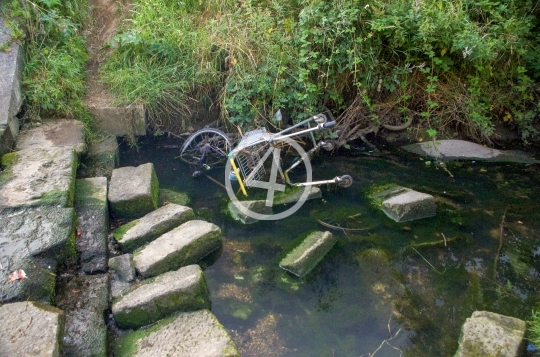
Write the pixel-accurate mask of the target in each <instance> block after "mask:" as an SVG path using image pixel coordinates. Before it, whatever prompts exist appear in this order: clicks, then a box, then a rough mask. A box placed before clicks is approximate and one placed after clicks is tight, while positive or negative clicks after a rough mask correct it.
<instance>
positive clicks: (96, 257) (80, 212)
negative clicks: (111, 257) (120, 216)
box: [74, 177, 109, 274]
mask: <svg viewBox="0 0 540 357" xmlns="http://www.w3.org/2000/svg"><path fill="white" fill-rule="evenodd" d="M74 206H75V211H76V212H77V221H78V224H79V227H78V229H79V233H80V235H79V237H77V251H78V252H79V256H80V263H81V270H82V271H83V272H85V273H87V274H96V273H105V272H107V261H108V252H109V250H108V245H107V244H108V241H107V235H108V232H109V209H108V204H107V178H106V177H93V178H87V179H79V180H77V181H76V186H75V204H74Z"/></svg>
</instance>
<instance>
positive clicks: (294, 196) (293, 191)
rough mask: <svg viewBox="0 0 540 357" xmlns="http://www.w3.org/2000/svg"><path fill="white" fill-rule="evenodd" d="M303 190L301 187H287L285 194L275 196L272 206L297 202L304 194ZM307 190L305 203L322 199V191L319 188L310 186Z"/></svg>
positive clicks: (280, 193)
mask: <svg viewBox="0 0 540 357" xmlns="http://www.w3.org/2000/svg"><path fill="white" fill-rule="evenodd" d="M304 189H306V188H305V187H302V186H298V187H296V186H294V187H287V189H286V190H285V192H279V193H277V194H276V196H275V197H274V206H276V205H285V204H291V203H296V202H298V201H299V200H300V197H301V196H302V194H303V193H304ZM307 190H309V194H308V196H307V198H306V201H307V200H314V199H317V198H321V197H322V191H321V188H320V187H317V186H310V187H308V188H307Z"/></svg>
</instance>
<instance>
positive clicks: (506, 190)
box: [121, 140, 540, 357]
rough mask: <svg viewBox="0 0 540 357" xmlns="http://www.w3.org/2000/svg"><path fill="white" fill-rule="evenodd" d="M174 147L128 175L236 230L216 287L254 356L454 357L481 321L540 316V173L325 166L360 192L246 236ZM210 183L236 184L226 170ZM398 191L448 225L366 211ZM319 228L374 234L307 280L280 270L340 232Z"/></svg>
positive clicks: (415, 162) (215, 273)
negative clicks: (415, 194) (476, 318)
mask: <svg viewBox="0 0 540 357" xmlns="http://www.w3.org/2000/svg"><path fill="white" fill-rule="evenodd" d="M174 144H177V145H178V144H179V143H172V142H170V141H166V140H162V141H160V142H156V141H152V140H148V141H146V142H143V143H142V144H141V148H140V150H139V151H138V152H135V151H133V150H128V149H127V148H123V153H122V155H121V165H122V166H135V165H139V164H142V163H146V162H153V163H154V165H155V168H156V172H157V175H158V178H159V181H160V186H161V187H162V188H163V187H170V188H175V189H177V190H183V191H187V192H189V194H190V195H191V198H192V207H193V208H194V209H195V210H196V211H197V213H198V214H199V215H200V216H201V217H203V218H204V219H207V220H210V221H212V222H214V223H216V224H218V225H219V226H220V227H221V228H222V230H223V236H224V244H223V249H222V251H220V252H219V253H217V254H215V255H214V256H213V257H211V258H208V259H207V261H206V262H205V265H207V266H206V267H205V276H206V279H207V282H208V286H209V289H210V293H211V299H212V312H213V313H214V314H215V315H216V316H217V317H218V319H219V321H220V322H221V323H222V324H223V325H224V326H225V327H226V328H227V329H228V330H229V331H230V332H231V335H232V337H233V339H234V340H235V342H236V344H237V345H238V347H239V348H240V351H241V353H242V356H245V357H248V356H253V357H255V356H257V357H259V356H291V357H294V356H368V355H370V354H371V355H372V356H373V355H375V356H400V355H403V356H426V357H427V356H430V357H432V356H451V355H453V354H454V352H455V350H456V349H457V340H458V337H459V332H460V327H461V325H462V324H463V322H464V321H465V319H466V318H467V317H469V316H470V315H471V313H472V312H473V311H475V310H489V311H494V312H497V313H501V314H506V315H510V316H515V317H519V318H522V319H529V318H530V314H531V310H532V309H533V308H535V309H538V308H539V307H540V306H539V300H540V295H539V294H538V293H537V292H536V287H537V286H538V283H539V282H540V273H539V272H540V201H539V200H538V197H539V195H540V168H538V167H537V166H525V165H516V164H487V163H481V162H474V163H472V162H462V163H452V164H448V171H449V172H450V173H451V174H452V175H453V176H454V178H453V179H452V178H451V177H450V175H449V173H448V172H447V171H445V170H443V169H441V168H437V165H435V164H434V163H432V164H431V165H426V163H425V161H422V160H420V159H419V158H418V157H415V156H406V155H405V154H402V153H399V155H400V156H397V155H395V154H392V155H385V157H380V158H374V157H368V156H357V157H335V156H328V157H319V158H317V159H316V160H314V161H313V167H314V176H315V177H314V178H315V179H324V178H331V177H333V176H335V175H337V174H342V173H348V174H350V175H351V176H353V178H354V180H355V181H354V184H353V185H352V186H351V187H350V188H348V189H340V190H327V189H326V188H324V190H323V191H324V192H323V199H322V200H321V199H318V200H314V201H308V202H307V203H306V204H305V205H304V206H303V207H302V208H301V209H300V210H299V211H298V212H296V213H295V214H294V215H293V216H291V217H289V218H286V219H283V220H280V221H268V222H258V223H256V224H253V225H249V226H243V225H239V224H236V223H235V222H231V221H230V220H228V219H225V218H224V216H223V214H222V212H221V211H222V210H223V209H224V204H225V202H226V197H227V196H226V192H225V190H224V189H223V188H222V187H220V186H219V185H217V184H215V183H214V182H212V181H211V180H209V179H207V178H201V179H199V180H193V179H192V178H191V175H190V172H189V169H188V168H187V166H185V165H184V164H182V163H181V162H180V161H179V160H178V159H175V156H176V155H178V148H171V147H170V145H174ZM352 153H353V154H354V153H355V151H353V152H352ZM210 174H211V175H212V176H213V177H214V178H216V179H218V180H220V181H222V177H223V171H222V169H216V170H215V171H214V172H212V171H211V172H210ZM385 183H395V184H399V185H402V186H406V187H410V188H413V189H416V190H418V191H421V192H426V193H429V194H432V195H433V196H435V197H436V199H437V216H436V217H434V218H428V219H423V220H419V221H415V222H407V223H402V224H398V223H394V222H393V221H391V220H390V219H389V218H387V217H386V216H385V215H384V214H382V213H380V212H379V211H377V210H374V209H373V208H372V207H370V205H369V202H368V201H367V200H366V197H365V193H366V192H367V191H368V190H369V189H370V187H372V186H373V185H380V184H385ZM503 217H504V218H503ZM318 220H321V221H323V222H326V223H329V224H332V225H339V226H341V227H348V228H353V229H360V228H369V229H366V230H364V231H346V232H343V231H342V230H332V232H333V233H334V234H335V235H336V236H337V237H338V239H339V241H338V244H337V245H336V246H335V247H334V248H333V249H332V250H331V251H330V253H329V254H328V255H327V256H326V257H325V259H324V260H323V261H322V262H321V263H320V264H319V265H318V266H317V267H316V268H315V269H314V270H313V271H312V272H311V273H310V274H309V275H308V276H307V277H306V278H304V279H298V278H296V277H294V276H292V275H291V274H289V273H286V272H284V271H283V270H281V269H280V268H279V267H278V264H279V262H280V260H281V259H282V258H283V257H284V256H285V255H286V253H287V252H289V251H290V250H291V249H293V248H294V247H295V246H296V245H298V244H299V243H300V242H301V240H302V238H303V237H304V236H305V234H306V233H308V232H310V231H313V230H329V228H327V227H324V226H322V225H321V224H320V223H319V222H318ZM501 227H502V228H501ZM445 241H446V246H445V244H444V242H445ZM434 242H435V244H434V245H432V246H430V245H427V246H426V245H424V243H434ZM498 253H499V254H498ZM496 257H497V258H496Z"/></svg>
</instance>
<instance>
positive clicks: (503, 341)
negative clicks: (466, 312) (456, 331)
mask: <svg viewBox="0 0 540 357" xmlns="http://www.w3.org/2000/svg"><path fill="white" fill-rule="evenodd" d="M525 331H526V323H525V321H523V320H520V319H517V318H515V317H509V316H504V315H499V314H496V313H494V312H489V311H475V312H473V314H472V316H471V317H470V318H468V319H467V320H466V321H465V323H464V324H463V326H462V327H461V337H460V339H459V347H458V350H457V351H456V354H455V355H454V357H471V356H486V357H488V356H493V357H495V356H497V357H518V356H522V355H523V352H524V349H525V340H524V337H525Z"/></svg>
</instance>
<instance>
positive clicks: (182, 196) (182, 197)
mask: <svg viewBox="0 0 540 357" xmlns="http://www.w3.org/2000/svg"><path fill="white" fill-rule="evenodd" d="M190 201H191V199H190V198H189V195H188V194H187V193H185V192H179V191H175V190H171V189H168V188H160V189H159V206H165V205H166V204H169V203H175V204H177V205H181V206H187V205H188V204H189V202H190Z"/></svg>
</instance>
